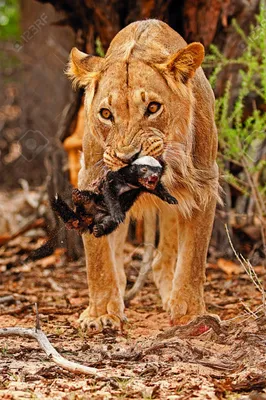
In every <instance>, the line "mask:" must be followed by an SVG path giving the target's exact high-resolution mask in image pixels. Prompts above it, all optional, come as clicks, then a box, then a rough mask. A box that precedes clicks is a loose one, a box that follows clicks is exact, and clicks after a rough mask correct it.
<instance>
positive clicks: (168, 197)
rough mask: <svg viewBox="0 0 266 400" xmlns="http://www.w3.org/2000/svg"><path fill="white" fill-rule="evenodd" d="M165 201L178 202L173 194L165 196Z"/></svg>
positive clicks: (169, 202)
mask: <svg viewBox="0 0 266 400" xmlns="http://www.w3.org/2000/svg"><path fill="white" fill-rule="evenodd" d="M165 201H167V203H168V204H178V201H177V200H176V198H175V197H174V196H171V195H169V196H167V197H166V198H165Z"/></svg>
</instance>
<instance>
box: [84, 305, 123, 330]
mask: <svg viewBox="0 0 266 400" xmlns="http://www.w3.org/2000/svg"><path fill="white" fill-rule="evenodd" d="M79 323H80V326H81V329H82V330H83V331H86V332H88V333H90V334H92V333H100V332H104V331H113V332H116V331H121V330H122V320H121V319H120V318H119V317H118V316H116V315H114V314H104V315H101V316H100V317H97V318H93V317H90V316H88V312H87V310H85V311H83V313H82V314H81V315H80V317H79Z"/></svg>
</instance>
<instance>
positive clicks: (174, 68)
mask: <svg viewBox="0 0 266 400" xmlns="http://www.w3.org/2000/svg"><path fill="white" fill-rule="evenodd" d="M203 59H204V47H203V45H202V44H201V43H197V42H194V43H191V44H189V45H188V46H186V47H185V48H184V49H181V50H179V51H178V52H177V53H175V54H174V55H172V56H171V57H170V58H169V59H168V61H167V63H166V65H165V67H166V69H167V70H168V71H170V72H171V73H172V74H174V76H175V78H176V79H177V80H181V81H182V82H183V83H186V82H187V81H188V80H189V79H190V78H192V77H193V75H194V74H195V72H196V69H197V68H198V67H200V65H201V63H202V61H203Z"/></svg>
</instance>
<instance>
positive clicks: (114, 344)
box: [0, 235, 266, 400]
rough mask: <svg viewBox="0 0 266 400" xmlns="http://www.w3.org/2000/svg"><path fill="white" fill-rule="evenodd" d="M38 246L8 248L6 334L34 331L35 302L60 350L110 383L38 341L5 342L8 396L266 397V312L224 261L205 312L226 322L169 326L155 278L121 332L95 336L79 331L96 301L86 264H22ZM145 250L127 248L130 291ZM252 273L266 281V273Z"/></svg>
mask: <svg viewBox="0 0 266 400" xmlns="http://www.w3.org/2000/svg"><path fill="white" fill-rule="evenodd" d="M36 236H37V235H36ZM39 244H40V242H39V240H38V238H35V237H34V235H31V236H27V235H22V236H20V237H18V238H15V239H14V240H11V241H8V243H6V244H5V245H4V246H2V247H1V248H0V258H1V261H0V269H1V278H0V327H1V328H4V327H23V328H32V327H34V326H35V310H34V304H35V303H36V302H37V303H38V309H39V315H40V320H41V326H42V330H43V331H44V332H45V333H46V335H47V336H48V339H49V341H50V342H51V343H52V345H53V346H54V347H55V349H56V350H57V351H58V352H59V353H60V354H61V355H62V356H63V357H65V358H67V359H68V360H70V361H75V362H78V363H80V364H83V365H86V366H89V367H92V368H97V369H99V370H101V371H105V372H106V376H103V377H88V376H84V375H77V374H74V373H73V372H69V371H67V370H64V369H62V368H60V367H58V366H57V365H55V364H54V363H53V361H52V360H51V359H50V358H48V357H47V356H46V355H45V354H44V353H43V352H42V350H41V349H40V348H39V346H38V343H37V342H34V341H32V340H30V339H22V338H20V337H15V338H10V337H1V338H0V398H1V399H27V398H35V399H71V400H72V399H117V398H119V399H168V400H175V399H182V400H185V399H228V400H229V399H251V400H252V399H254V400H256V399H258V400H260V399H266V351H265V349H266V316H265V313H264V312H265V310H263V308H262V305H261V295H260V293H259V292H258V291H256V289H255V287H254V285H253V284H252V282H251V281H250V279H249V277H248V276H247V275H246V274H245V272H244V271H243V270H242V269H241V267H240V266H239V265H238V264H235V263H234V262H233V261H228V260H224V259H219V260H218V262H217V264H209V265H208V267H207V281H206V285H205V299H206V304H207V309H208V312H209V313H210V314H211V315H214V314H216V315H219V316H220V318H221V320H222V322H219V320H217V319H216V318H215V317H212V316H206V317H204V318H203V319H200V320H199V321H198V322H197V321H196V323H194V324H192V325H191V326H188V327H187V326H186V327H177V328H176V327H170V324H169V317H168V315H167V313H166V312H164V310H163V309H162V304H161V301H160V297H159V294H158V291H157V290H156V289H155V286H154V283H153V281H152V276H151V274H150V275H149V278H148V280H147V282H146V283H145V286H144V288H143V289H142V290H141V291H140V292H139V293H138V295H137V296H136V297H135V298H134V299H133V300H132V301H131V303H130V306H129V308H127V309H126V315H127V318H128V321H129V322H128V323H127V324H126V325H125V326H124V330H123V332H122V333H113V332H104V333H101V334H98V335H96V336H89V335H87V334H86V333H84V332H82V331H81V330H80V328H79V326H78V324H77V319H78V316H79V314H80V312H81V311H82V310H83V309H84V308H85V307H86V306H87V304H88V291H87V285H86V270H85V262H84V260H79V261H78V262H69V261H67V260H66V257H65V255H64V252H63V251H59V252H55V253H54V254H53V255H52V256H49V257H46V258H45V259H43V260H39V261H35V262H31V263H28V264H25V263H23V262H22V260H23V259H25V258H26V256H27V255H28V254H29V252H30V251H32V249H33V248H37V247H38V246H39ZM133 252H134V254H135V257H134V260H132V259H131V257H130V254H132V253H133ZM136 252H139V256H138V257H136ZM141 252H142V250H141V248H138V249H137V250H136V249H135V248H134V246H133V245H131V244H127V247H126V250H125V263H126V269H127V275H128V280H129V285H130V284H131V285H132V284H133V283H134V280H135V279H136V276H137V271H138V269H139V266H140V260H141ZM254 268H255V271H256V273H257V275H258V277H259V279H260V280H261V281H262V282H263V280H264V283H265V280H266V274H265V268H264V267H263V266H257V267H254ZM205 327H207V329H205ZM209 328H210V329H209Z"/></svg>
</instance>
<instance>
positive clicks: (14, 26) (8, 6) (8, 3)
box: [0, 0, 20, 40]
mask: <svg viewBox="0 0 266 400" xmlns="http://www.w3.org/2000/svg"><path fill="white" fill-rule="evenodd" d="M19 34H20V28H19V1H18V0H2V1H0V40H1V39H16V38H18V36H19Z"/></svg>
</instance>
